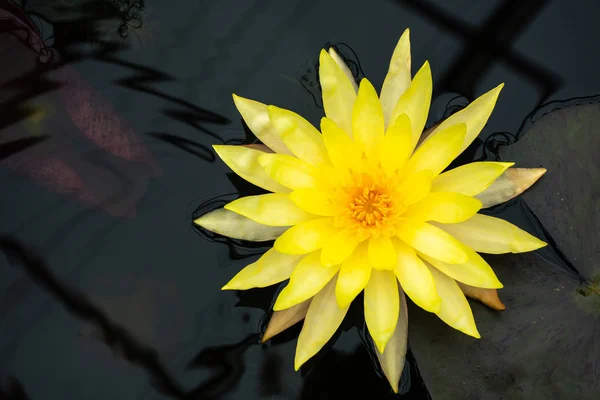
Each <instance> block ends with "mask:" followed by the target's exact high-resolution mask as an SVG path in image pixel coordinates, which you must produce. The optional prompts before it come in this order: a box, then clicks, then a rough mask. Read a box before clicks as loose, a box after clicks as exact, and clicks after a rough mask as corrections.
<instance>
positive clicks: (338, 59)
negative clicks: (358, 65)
mask: <svg viewBox="0 0 600 400" xmlns="http://www.w3.org/2000/svg"><path fill="white" fill-rule="evenodd" d="M328 53H329V55H330V56H331V58H332V59H333V61H335V63H336V64H337V66H338V67H340V69H341V70H342V72H344V75H346V77H347V78H348V80H349V81H350V83H352V87H353V88H354V91H355V92H358V85H357V84H356V79H354V75H352V71H350V68H348V66H347V65H346V63H345V62H344V60H343V59H342V57H340V55H339V54H338V53H337V52H336V51H335V49H334V48H333V47H330V48H329V51H328Z"/></svg>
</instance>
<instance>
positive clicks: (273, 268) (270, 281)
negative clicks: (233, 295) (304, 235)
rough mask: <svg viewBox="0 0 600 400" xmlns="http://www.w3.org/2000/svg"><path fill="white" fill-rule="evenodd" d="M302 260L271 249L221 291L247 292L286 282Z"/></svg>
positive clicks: (299, 257)
mask: <svg viewBox="0 0 600 400" xmlns="http://www.w3.org/2000/svg"><path fill="white" fill-rule="evenodd" d="M301 258H302V256H297V255H289V254H282V253H279V252H277V251H276V250H275V249H270V250H269V251H267V252H266V253H265V254H263V255H262V257H260V258H259V259H258V260H257V261H256V262H253V263H252V264H250V265H248V266H247V267H245V268H244V269H242V270H241V271H240V272H238V273H237V275H236V276H234V277H233V279H231V280H230V281H229V282H228V283H227V284H226V285H225V286H223V287H222V288H221V290H247V289H252V288H258V287H266V286H271V285H274V284H276V283H279V282H282V281H285V280H286V279H288V278H289V277H290V275H291V274H292V270H293V269H294V267H295V266H296V265H297V264H298V262H299V261H300V259H301Z"/></svg>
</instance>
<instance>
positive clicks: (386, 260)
mask: <svg viewBox="0 0 600 400" xmlns="http://www.w3.org/2000/svg"><path fill="white" fill-rule="evenodd" d="M397 262H398V258H397V256H396V249H395V248H394V244H393V243H392V240H391V239H390V238H389V237H387V236H379V237H377V238H375V237H371V238H370V239H369V264H370V265H371V267H373V268H375V269H378V270H385V269H390V270H391V269H393V268H394V267H395V266H396V263H397Z"/></svg>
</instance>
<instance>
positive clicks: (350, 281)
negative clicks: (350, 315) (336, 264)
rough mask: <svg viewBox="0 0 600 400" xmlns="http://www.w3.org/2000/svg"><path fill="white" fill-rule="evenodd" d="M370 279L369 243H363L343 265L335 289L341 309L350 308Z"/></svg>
mask: <svg viewBox="0 0 600 400" xmlns="http://www.w3.org/2000/svg"><path fill="white" fill-rule="evenodd" d="M370 277H371V267H370V266H369V259H368V255H367V242H363V243H361V244H359V245H358V247H357V248H356V250H355V251H354V253H352V255H351V256H350V257H348V258H347V259H346V260H345V261H344V262H343V263H342V266H341V268H340V272H339V274H338V279H337V285H336V287H335V294H336V299H337V303H338V306H339V307H340V308H344V307H348V306H349V305H350V303H352V301H353V300H354V299H355V298H356V296H358V294H359V293H360V292H362V290H363V289H364V288H365V286H367V283H368V282H369V278H370Z"/></svg>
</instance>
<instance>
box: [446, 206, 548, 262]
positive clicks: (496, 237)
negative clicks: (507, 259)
mask: <svg viewBox="0 0 600 400" xmlns="http://www.w3.org/2000/svg"><path fill="white" fill-rule="evenodd" d="M437 226H438V227H440V228H441V229H443V230H445V231H446V232H448V233H449V234H451V235H452V236H454V237H455V238H456V239H458V240H460V241H461V242H462V243H464V244H466V245H467V246H469V247H471V248H472V249H473V250H475V251H478V252H480V253H488V254H503V253H525V252H527V251H533V250H537V249H539V248H542V247H544V246H546V243H545V242H543V241H541V240H540V239H538V238H536V237H535V236H533V235H530V234H529V233H527V232H525V231H524V230H523V229H521V228H519V227H517V226H515V225H513V224H511V223H510V222H508V221H504V220H502V219H500V218H495V217H489V216H487V215H482V214H475V215H474V216H473V218H470V219H468V220H466V221H463V222H460V223H457V224H438V225H437Z"/></svg>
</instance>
